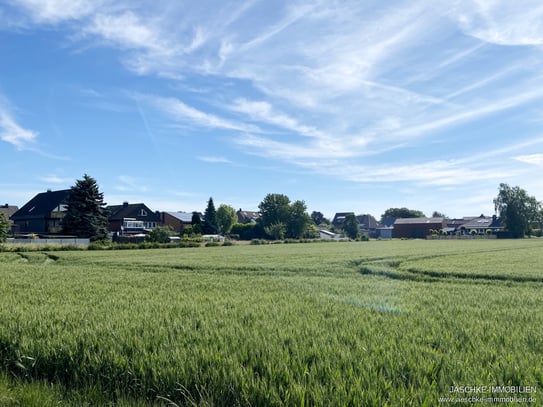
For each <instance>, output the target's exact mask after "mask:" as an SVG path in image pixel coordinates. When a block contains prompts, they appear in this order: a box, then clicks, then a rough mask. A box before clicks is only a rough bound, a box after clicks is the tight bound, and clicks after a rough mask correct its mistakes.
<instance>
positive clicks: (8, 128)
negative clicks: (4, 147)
mask: <svg viewBox="0 0 543 407" xmlns="http://www.w3.org/2000/svg"><path fill="white" fill-rule="evenodd" d="M37 138H38V133H37V132H35V131H32V130H29V129H25V128H24V127H22V126H21V125H20V124H19V123H17V122H16V121H15V119H14V118H13V116H12V115H11V114H10V113H9V112H8V111H7V110H5V109H4V108H2V106H0V139H2V140H3V141H5V142H6V143H10V144H12V145H14V146H15V147H17V149H18V150H23V149H25V148H26V147H29V146H31V145H32V144H33V143H34V142H35V141H36V139H37Z"/></svg>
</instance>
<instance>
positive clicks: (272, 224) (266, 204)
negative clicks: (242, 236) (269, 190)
mask: <svg viewBox="0 0 543 407" xmlns="http://www.w3.org/2000/svg"><path fill="white" fill-rule="evenodd" d="M258 208H259V209H260V219H259V222H260V225H261V226H262V227H263V228H264V230H265V231H266V233H267V234H268V235H269V236H271V237H272V238H274V239H282V238H283V237H289V238H294V239H299V238H301V237H303V235H304V233H305V231H306V229H307V226H308V225H309V223H310V222H311V218H310V217H309V215H308V214H307V206H306V204H305V202H304V201H300V200H298V201H294V202H293V203H292V204H291V203H290V198H289V197H288V196H286V195H283V194H268V195H266V197H265V198H264V200H263V201H262V202H261V203H260V204H259V205H258Z"/></svg>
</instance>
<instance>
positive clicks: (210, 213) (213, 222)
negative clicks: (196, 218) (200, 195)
mask: <svg viewBox="0 0 543 407" xmlns="http://www.w3.org/2000/svg"><path fill="white" fill-rule="evenodd" d="M217 231H218V228H217V211H216V210H215V204H214V203H213V198H209V200H208V201H207V207H206V210H205V212H204V222H203V224H202V233H203V234H215V233H217Z"/></svg>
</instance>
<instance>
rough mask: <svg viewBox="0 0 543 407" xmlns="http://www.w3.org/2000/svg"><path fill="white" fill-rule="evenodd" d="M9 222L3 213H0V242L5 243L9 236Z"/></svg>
mask: <svg viewBox="0 0 543 407" xmlns="http://www.w3.org/2000/svg"><path fill="white" fill-rule="evenodd" d="M8 233H9V223H8V221H7V219H6V217H5V216H4V214H3V213H0V243H5V242H6V240H7V238H8Z"/></svg>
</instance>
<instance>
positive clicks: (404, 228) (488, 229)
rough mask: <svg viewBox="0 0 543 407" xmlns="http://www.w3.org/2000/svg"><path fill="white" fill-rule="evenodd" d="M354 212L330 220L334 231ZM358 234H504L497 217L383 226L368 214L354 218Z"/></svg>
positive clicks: (408, 220)
mask: <svg viewBox="0 0 543 407" xmlns="http://www.w3.org/2000/svg"><path fill="white" fill-rule="evenodd" d="M349 214H352V215H354V213H353V212H339V213H336V215H335V216H334V218H333V220H332V225H333V226H334V227H335V228H338V229H341V226H342V224H343V221H344V220H345V217H346V216H347V215H349ZM356 218H357V219H358V223H359V226H360V231H361V232H362V233H363V234H366V235H367V236H369V237H372V238H382V239H391V238H408V239H422V238H426V237H427V236H431V235H434V234H440V235H448V236H465V235H473V234H476V235H487V234H492V235H496V234H498V233H499V232H503V229H504V228H503V225H502V222H501V220H500V218H498V217H497V216H496V215H493V216H485V215H484V214H482V215H480V216H465V217H462V218H445V217H439V218H426V217H424V218H399V219H396V218H386V219H384V220H383V222H382V223H380V222H378V221H377V220H376V219H375V218H374V217H373V216H371V215H358V216H356Z"/></svg>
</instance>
